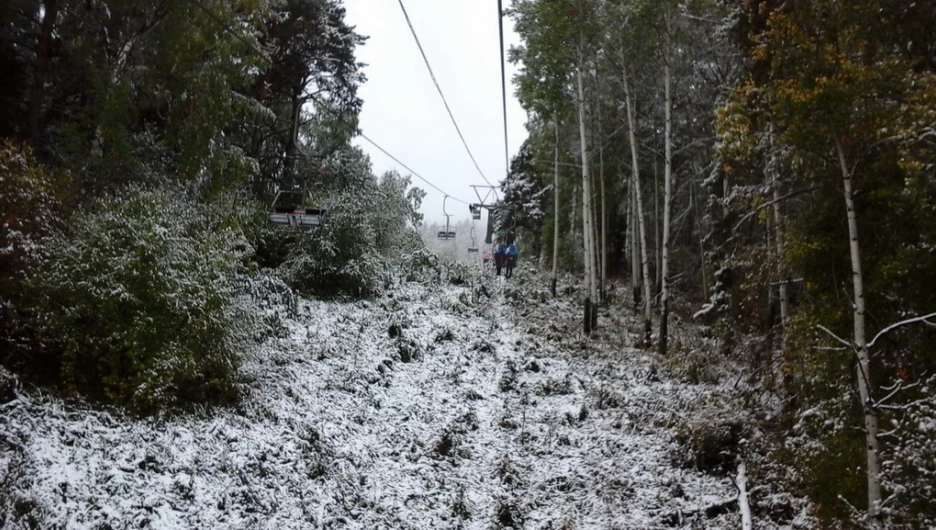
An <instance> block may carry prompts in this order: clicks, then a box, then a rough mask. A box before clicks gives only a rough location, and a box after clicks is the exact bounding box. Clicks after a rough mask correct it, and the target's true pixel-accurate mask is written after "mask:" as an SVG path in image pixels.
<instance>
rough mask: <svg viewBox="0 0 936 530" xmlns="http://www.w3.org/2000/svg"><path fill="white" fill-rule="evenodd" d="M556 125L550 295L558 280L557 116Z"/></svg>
mask: <svg viewBox="0 0 936 530" xmlns="http://www.w3.org/2000/svg"><path fill="white" fill-rule="evenodd" d="M554 122H555V127H556V153H555V156H556V159H555V164H554V171H553V173H554V175H553V257H552V266H553V270H552V295H553V296H556V283H558V281H559V118H558V116H557V117H556V118H555V119H554Z"/></svg>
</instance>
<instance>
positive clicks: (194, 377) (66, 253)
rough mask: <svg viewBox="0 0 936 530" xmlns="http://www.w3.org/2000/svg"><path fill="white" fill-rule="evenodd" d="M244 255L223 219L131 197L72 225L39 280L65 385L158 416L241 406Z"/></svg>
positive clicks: (170, 193) (162, 195) (169, 196)
mask: <svg viewBox="0 0 936 530" xmlns="http://www.w3.org/2000/svg"><path fill="white" fill-rule="evenodd" d="M246 251H247V246H246V243H245V241H244V239H243V237H242V236H240V234H239V232H238V231H237V230H236V229H235V228H234V227H233V226H232V225H231V222H230V219H229V218H226V217H225V216H224V215H223V212H221V211H220V210H219V209H217V208H210V207H207V208H206V207H205V206H204V205H199V204H198V203H197V202H195V201H194V200H193V199H192V198H191V197H190V196H189V195H188V194H186V193H184V192H182V191H179V190H175V189H159V188H157V189H140V188H136V187H130V188H127V189H126V190H124V191H123V192H122V193H121V196H120V197H116V198H109V199H102V200H99V201H95V203H93V204H91V205H89V206H86V207H84V208H83V209H82V210H81V211H79V212H77V213H76V214H75V215H74V216H73V217H72V218H71V226H70V229H69V231H68V233H67V234H62V235H61V236H59V237H58V238H57V239H56V241H55V243H54V244H53V245H52V247H51V249H50V257H49V258H50V259H49V261H48V264H47V265H46V267H44V270H43V271H42V273H41V274H40V275H38V276H36V278H35V279H34V288H33V291H34V292H35V293H37V294H38V295H39V296H40V308H41V314H42V315H43V316H42V318H41V324H40V326H41V333H42V336H43V338H44V340H45V341H47V342H48V343H50V344H52V345H53V348H54V349H55V351H56V352H57V353H58V354H59V358H58V359H57V361H58V363H59V365H60V370H61V374H62V381H63V383H64V384H65V385H66V386H67V388H69V389H70V390H73V391H76V392H79V393H81V394H83V395H85V396H87V397H89V398H92V399H99V400H106V401H110V402H114V403H118V404H122V405H126V406H128V407H129V408H131V409H132V410H134V411H137V412H141V413H153V412H157V411H160V410H164V409H175V408H181V407H186V406H191V405H194V404H199V403H206V404H217V403H230V402H232V401H233V400H235V399H236V397H237V393H238V389H237V384H236V383H237V367H238V364H239V362H240V357H241V356H242V355H243V354H244V352H245V348H246V346H247V345H248V342H247V339H248V333H249V332H250V330H249V329H248V327H247V326H246V325H245V324H246V323H247V319H246V318H245V315H244V314H243V311H244V308H241V307H238V305H237V304H236V297H237V294H238V283H237V281H236V279H237V275H238V274H239V273H240V270H239V269H240V268H241V261H242V258H243V256H244V255H245V254H246Z"/></svg>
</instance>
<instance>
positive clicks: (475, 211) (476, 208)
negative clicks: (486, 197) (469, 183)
mask: <svg viewBox="0 0 936 530" xmlns="http://www.w3.org/2000/svg"><path fill="white" fill-rule="evenodd" d="M468 210H470V211H471V218H472V219H474V220H478V219H481V205H480V204H469V205H468Z"/></svg>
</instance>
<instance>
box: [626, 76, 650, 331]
mask: <svg viewBox="0 0 936 530" xmlns="http://www.w3.org/2000/svg"><path fill="white" fill-rule="evenodd" d="M622 78H623V81H624V103H625V106H626V107H627V129H628V130H627V134H628V137H629V139H630V147H631V162H632V163H633V172H632V174H633V179H634V201H635V204H636V206H637V212H636V213H637V230H638V231H639V234H640V262H641V271H642V278H641V281H642V282H643V296H644V300H643V303H644V334H645V337H644V342H645V344H646V345H647V346H650V342H651V341H650V333H651V330H652V325H653V324H652V313H651V305H650V304H651V302H652V299H651V298H652V297H651V295H650V263H649V260H648V259H647V226H646V223H645V222H644V214H643V196H642V194H641V190H640V164H639V160H638V156H637V130H636V125H635V120H634V109H633V106H634V101H633V98H631V95H630V86H629V83H628V81H627V69H624V72H623V75H622Z"/></svg>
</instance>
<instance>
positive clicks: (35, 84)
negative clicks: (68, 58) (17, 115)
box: [29, 0, 59, 150]
mask: <svg viewBox="0 0 936 530" xmlns="http://www.w3.org/2000/svg"><path fill="white" fill-rule="evenodd" d="M43 4H44V5H43V7H44V8H45V12H44V13H43V15H42V24H41V25H40V28H39V43H38V45H37V47H36V64H35V66H34V68H33V77H32V83H30V86H29V141H30V143H31V144H32V147H33V149H36V150H38V149H39V148H40V147H41V143H42V141H41V137H42V100H43V99H44V96H45V85H46V79H47V78H48V77H49V65H50V63H51V62H52V35H53V33H54V31H55V19H56V18H58V10H59V9H58V6H59V4H58V0H46V1H45V2H43Z"/></svg>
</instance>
